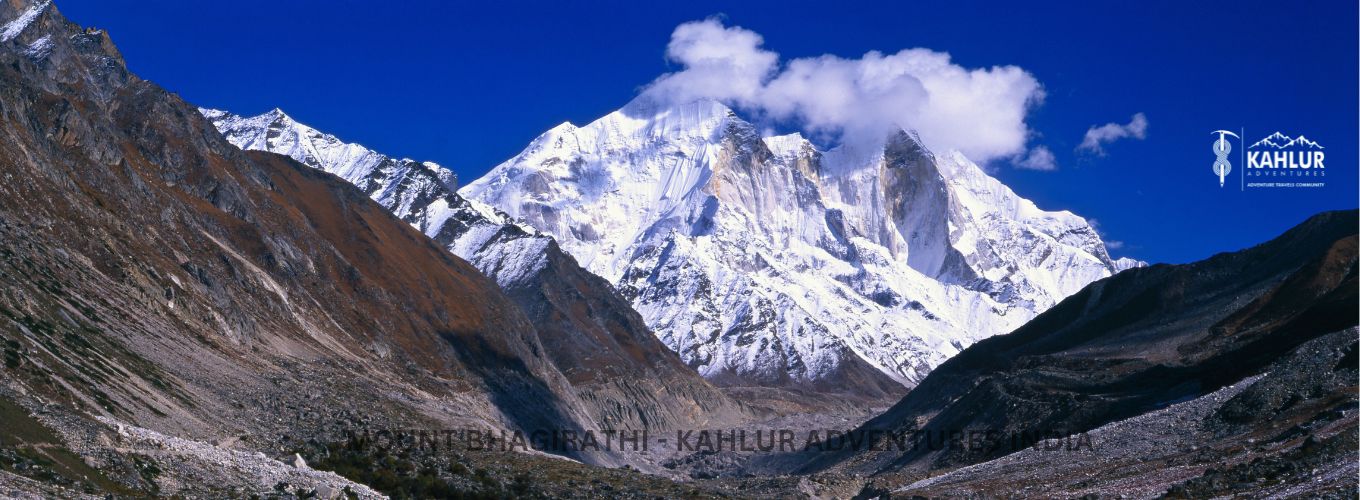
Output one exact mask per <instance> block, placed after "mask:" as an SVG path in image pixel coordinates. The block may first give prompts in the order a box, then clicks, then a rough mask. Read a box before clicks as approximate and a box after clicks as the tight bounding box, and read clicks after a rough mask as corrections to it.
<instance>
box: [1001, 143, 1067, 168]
mask: <svg viewBox="0 0 1360 500" xmlns="http://www.w3.org/2000/svg"><path fill="white" fill-rule="evenodd" d="M1017 158H1019V160H1016V161H1014V162H1012V163H1014V164H1015V166H1017V167H1020V168H1023V169H1027V170H1043V171H1052V170H1057V169H1058V161H1057V159H1056V158H1054V157H1053V152H1052V151H1049V150H1048V146H1035V147H1033V148H1031V149H1030V150H1029V153H1028V154H1026V155H1024V156H1017Z"/></svg>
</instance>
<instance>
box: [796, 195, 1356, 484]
mask: <svg viewBox="0 0 1360 500" xmlns="http://www.w3.org/2000/svg"><path fill="white" fill-rule="evenodd" d="M1356 227H1357V217H1356V212H1355V211H1348V212H1331V213H1324V214H1321V215H1318V216H1315V217H1313V218H1311V219H1309V220H1308V221H1306V222H1304V223H1302V224H1301V225H1299V226H1298V227H1296V228H1294V229H1292V230H1290V231H1289V232H1287V233H1285V234H1284V235H1282V236H1280V237H1278V238H1276V239H1274V240H1272V241H1270V242H1267V243H1264V244H1262V245H1259V246H1256V247H1253V248H1250V249H1247V250H1243V251H1239V252H1234V253H1224V254H1219V255H1216V256H1214V257H1212V258H1210V259H1207V260H1204V261H1201V262H1197V263H1193V264H1187V265H1156V266H1152V267H1148V268H1137V269H1131V270H1128V271H1125V272H1123V273H1120V274H1118V275H1115V276H1113V277H1111V278H1107V279H1104V280H1101V281H1098V282H1096V283H1093V284H1092V285H1090V286H1088V287H1087V288H1086V289H1084V290H1083V291H1081V292H1080V293H1078V294H1076V295H1074V296H1072V297H1069V298H1068V299H1067V300H1064V301H1063V302H1062V303H1060V304H1058V305H1057V306H1055V307H1054V308H1053V309H1051V310H1049V311H1047V312H1045V313H1044V314H1041V315H1040V316H1038V317H1037V318H1035V319H1034V320H1033V321H1031V322H1030V323H1028V324H1026V325H1025V326H1023V327H1021V328H1020V329H1018V330H1016V331H1015V332H1012V333H1010V334H1008V335H1003V336H999V337H994V338H991V339H987V340H984V341H982V342H979V343H977V344H976V345H974V346H971V347H969V348H968V349H966V350H965V351H964V352H963V353H962V354H960V355H958V356H956V357H955V358H953V359H950V360H949V361H947V362H945V363H944V364H943V365H941V366H940V367H939V368H938V369H937V370H936V371H935V372H933V373H931V375H930V376H928V377H927V378H926V379H925V381H924V382H922V383H921V385H920V386H919V387H917V388H916V389H915V390H914V391H912V392H911V393H910V394H908V395H907V397H905V398H904V399H903V400H902V401H901V402H899V403H898V404H897V405H896V406H894V407H893V408H892V409H890V410H889V411H888V412H886V413H884V414H883V415H881V416H879V417H877V418H875V419H873V420H871V421H870V422H868V423H866V424H865V427H866V428H875V429H897V430H904V429H905V430H912V431H915V430H921V431H925V433H924V434H925V435H939V434H940V433H945V432H948V431H950V430H992V431H997V432H999V433H1001V434H1002V435H1016V434H1018V433H1022V432H1035V431H1039V432H1044V431H1059V432H1064V433H1076V432H1084V431H1088V430H1091V429H1094V428H1096V427H1099V426H1102V425H1104V424H1107V423H1110V422H1115V421H1118V420H1122V419H1126V418H1130V417H1134V416H1137V415H1142V414H1145V413H1148V412H1151V411H1154V410H1159V409H1162V408H1165V407H1167V406H1169V405H1172V404H1174V403H1178V402H1182V401H1189V400H1193V399H1195V398H1199V397H1201V396H1204V395H1206V394H1208V393H1211V392H1214V391H1216V390H1218V389H1220V388H1223V387H1225V386H1227V385H1229V384H1233V383H1235V382H1238V381H1240V380H1243V379H1244V378H1247V377H1249V376H1253V375H1256V374H1259V373H1262V372H1263V371H1265V370H1266V369H1267V368H1268V367H1270V366H1271V365H1272V363H1278V362H1279V361H1280V360H1282V359H1284V358H1286V357H1287V356H1290V355H1291V352H1294V351H1295V350H1296V349H1298V348H1299V346H1301V345H1303V344H1305V343H1307V342H1309V341H1311V340H1314V339H1318V338H1320V337H1323V336H1326V335H1328V334H1334V333H1335V332H1343V331H1347V332H1350V333H1349V334H1346V335H1345V337H1349V339H1350V344H1349V345H1350V347H1349V349H1352V350H1353V349H1354V337H1355V334H1354V330H1353V328H1354V327H1355V326H1356V324H1357V315H1358V312H1360V311H1358V310H1357V290H1356V289H1357V281H1356V273H1357V268H1356V246H1357V245H1356V244H1357V240H1356ZM1341 342H1343V343H1342V344H1341V345H1340V346H1339V347H1337V353H1338V354H1336V356H1334V357H1335V358H1337V359H1331V360H1330V361H1328V363H1331V365H1337V363H1339V362H1341V359H1342V358H1344V356H1345V355H1344V352H1345V349H1347V348H1348V347H1347V346H1346V344H1345V340H1344V339H1343V340H1342V341H1341ZM1352 357H1353V356H1352ZM1352 364H1354V363H1352ZM1287 366H1289V365H1287ZM1329 366H1330V365H1329ZM1338 366H1339V365H1338ZM1328 369H1330V368H1328ZM1300 373H1303V372H1300ZM1301 377H1302V378H1303V379H1309V380H1321V379H1316V378H1310V377H1312V376H1311V375H1309V376H1306V377H1305V376H1298V375H1296V376H1294V377H1292V379H1300V378H1301ZM1273 380H1276V382H1271V383H1263V384H1259V385H1257V386H1256V387H1253V388H1252V389H1250V390H1248V391H1247V392H1246V393H1244V394H1242V395H1239V396H1238V399H1236V400H1234V401H1233V402H1230V403H1228V404H1226V405H1224V406H1223V408H1222V409H1221V410H1220V411H1219V413H1218V416H1217V417H1216V418H1219V419H1224V420H1225V421H1231V420H1233V419H1237V420H1239V421H1241V422H1244V423H1248V424H1252V425H1264V423H1265V422H1266V418H1267V417H1265V416H1264V415H1260V414H1256V415H1253V414H1252V413H1253V411H1257V412H1259V411H1261V410H1262V409H1266V408H1280V407H1284V406H1290V405H1294V404H1299V403H1301V402H1304V401H1316V400H1317V398H1320V397H1324V396H1326V395H1328V394H1330V393H1329V391H1330V390H1331V389H1327V388H1317V389H1316V390H1311V389H1308V386H1309V385H1308V384H1305V383H1302V379H1300V380H1295V382H1292V383H1286V384H1283V385H1282V384H1281V382H1279V381H1280V380H1291V378H1290V377H1288V376H1285V375H1281V374H1276V377H1275V379H1273ZM1354 382H1355V381H1354V380H1353V376H1352V380H1350V384H1354ZM1319 383H1320V382H1319ZM1323 385H1326V384H1323ZM1335 385H1336V384H1333V385H1332V386H1329V387H1332V388H1334V387H1335ZM1286 386H1287V387H1289V389H1288V390H1284V389H1283V387H1286ZM1271 387H1274V388H1275V389H1270V388H1271ZM1327 397H1330V396H1327ZM1284 401H1290V403H1288V404H1285V403H1284ZM1351 401H1352V403H1353V398H1352V400H1351ZM1248 408H1252V409H1251V410H1248ZM937 448H938V447H937ZM1014 451H1018V450H1016V449H1012V448H1007V447H1006V446H999V447H993V448H985V449H949V448H947V449H934V450H932V449H931V447H929V446H921V447H917V448H915V449H913V450H910V451H907V452H875V453H864V454H857V455H853V456H851V455H849V454H847V455H844V456H841V457H838V458H835V459H832V460H827V459H826V458H822V460H824V461H823V462H820V464H819V465H814V466H813V467H814V468H821V467H825V466H826V465H827V464H828V463H829V462H833V461H839V462H841V463H840V464H839V465H838V467H845V468H850V469H855V470H864V471H870V472H879V471H881V472H888V471H927V470H933V469H942V468H943V469H948V468H953V467H957V466H960V465H967V464H972V463H978V462H983V461H986V460H989V459H992V458H996V457H998V456H1001V455H1005V454H1009V453H1011V452H1014ZM1352 451H1354V450H1352Z"/></svg>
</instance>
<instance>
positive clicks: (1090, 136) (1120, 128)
mask: <svg viewBox="0 0 1360 500" xmlns="http://www.w3.org/2000/svg"><path fill="white" fill-rule="evenodd" d="M1147 128H1148V121H1147V117H1146V116H1144V115H1143V114H1142V113H1137V114H1135V115H1133V119H1132V120H1129V123H1128V124H1126V125H1120V124H1118V123H1106V124H1104V125H1101V126H1099V127H1097V126H1094V125H1093V126H1091V128H1089V129H1087V130H1086V137H1085V138H1083V139H1082V140H1081V144H1080V145H1078V146H1077V151H1089V152H1092V153H1095V154H1098V155H1101V156H1104V155H1105V147H1104V145H1105V144H1108V143H1111V142H1114V141H1117V140H1120V139H1125V138H1130V137H1131V138H1134V139H1142V138H1144V137H1147Z"/></svg>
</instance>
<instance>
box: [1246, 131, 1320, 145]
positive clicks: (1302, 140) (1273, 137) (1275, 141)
mask: <svg viewBox="0 0 1360 500" xmlns="http://www.w3.org/2000/svg"><path fill="white" fill-rule="evenodd" d="M1255 148H1272V149H1289V148H1300V149H1322V145H1320V144H1318V143H1317V142H1314V141H1313V140H1311V139H1309V138H1307V137H1304V136H1302V135H1300V136H1298V137H1294V138H1290V137H1289V136H1287V135H1284V134H1281V133H1279V132H1275V133H1273V134H1270V135H1269V136H1266V138H1265V139H1261V140H1259V141H1256V143H1255V144H1252V145H1251V149H1255Z"/></svg>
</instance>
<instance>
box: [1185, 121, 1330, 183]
mask: <svg viewBox="0 0 1360 500" xmlns="http://www.w3.org/2000/svg"><path fill="white" fill-rule="evenodd" d="M1210 134H1212V135H1215V136H1216V137H1215V138H1214V143H1213V152H1214V163H1213V168H1212V169H1211V170H1212V171H1213V173H1214V175H1215V176H1217V177H1218V186H1219V187H1220V188H1222V187H1226V186H1227V183H1228V176H1229V175H1230V174H1232V172H1233V159H1234V158H1233V156H1232V152H1233V146H1232V141H1231V140H1229V139H1228V137H1229V136H1232V137H1233V138H1234V139H1236V140H1237V141H1238V142H1239V143H1240V144H1241V145H1243V146H1245V147H1243V148H1242V150H1241V152H1239V153H1238V155H1239V156H1237V158H1236V160H1237V161H1238V162H1239V165H1241V168H1239V169H1238V171H1239V173H1238V176H1239V177H1240V179H1241V181H1240V182H1241V186H1242V187H1241V189H1242V190H1243V191H1246V190H1247V189H1251V188H1320V187H1325V186H1326V185H1327V183H1326V177H1327V153H1326V148H1324V147H1323V146H1322V145H1321V144H1318V142H1317V141H1314V140H1312V139H1309V138H1308V137H1305V136H1304V135H1302V134H1300V135H1298V136H1295V137H1290V136H1289V135H1286V134H1284V133H1283V132H1275V133H1272V134H1270V135H1268V136H1265V137H1264V138H1262V139H1261V140H1259V141H1256V142H1253V143H1251V145H1250V146H1246V144H1247V141H1246V138H1247V134H1246V133H1245V132H1242V131H1239V132H1238V133H1233V132H1232V131H1230V130H1215V131H1213V132H1210Z"/></svg>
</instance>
